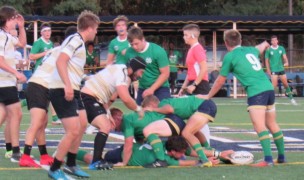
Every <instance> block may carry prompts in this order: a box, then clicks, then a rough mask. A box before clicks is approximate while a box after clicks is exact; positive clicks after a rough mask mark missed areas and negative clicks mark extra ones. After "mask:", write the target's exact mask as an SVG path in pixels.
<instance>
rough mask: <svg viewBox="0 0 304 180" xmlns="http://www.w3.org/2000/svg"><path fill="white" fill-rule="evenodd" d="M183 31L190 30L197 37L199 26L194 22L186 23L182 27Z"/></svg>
mask: <svg viewBox="0 0 304 180" xmlns="http://www.w3.org/2000/svg"><path fill="white" fill-rule="evenodd" d="M183 31H192V32H193V35H194V36H196V37H199V35H200V28H199V26H198V25H196V24H187V25H185V26H184V27H183Z"/></svg>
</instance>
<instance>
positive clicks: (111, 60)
mask: <svg viewBox="0 0 304 180" xmlns="http://www.w3.org/2000/svg"><path fill="white" fill-rule="evenodd" d="M114 58H115V54H112V53H108V56H107V65H109V64H114Z"/></svg>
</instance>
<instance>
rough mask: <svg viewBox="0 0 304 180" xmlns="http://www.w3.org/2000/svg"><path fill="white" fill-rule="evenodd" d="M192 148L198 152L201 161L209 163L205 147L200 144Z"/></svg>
mask: <svg viewBox="0 0 304 180" xmlns="http://www.w3.org/2000/svg"><path fill="white" fill-rule="evenodd" d="M192 147H193V149H194V151H196V153H197V155H198V157H199V159H200V160H201V161H203V162H208V161H209V160H208V158H207V156H206V155H205V153H204V149H203V147H202V146H201V145H200V144H195V145H194V146H192Z"/></svg>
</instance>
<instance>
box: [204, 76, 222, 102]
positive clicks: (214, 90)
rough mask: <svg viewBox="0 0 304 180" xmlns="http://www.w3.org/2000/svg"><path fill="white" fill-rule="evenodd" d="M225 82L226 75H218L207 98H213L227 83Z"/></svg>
mask: <svg viewBox="0 0 304 180" xmlns="http://www.w3.org/2000/svg"><path fill="white" fill-rule="evenodd" d="M225 82H226V77H225V76H222V75H219V76H218V77H217V79H216V80H215V82H214V84H213V86H212V88H211V90H210V91H209V94H208V95H207V97H206V98H207V99H210V98H212V97H213V96H214V95H215V94H216V93H217V92H218V91H219V90H220V89H221V88H222V86H223V85H224V84H225Z"/></svg>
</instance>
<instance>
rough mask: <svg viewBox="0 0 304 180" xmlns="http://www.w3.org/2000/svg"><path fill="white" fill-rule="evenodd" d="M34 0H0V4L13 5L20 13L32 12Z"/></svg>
mask: <svg viewBox="0 0 304 180" xmlns="http://www.w3.org/2000/svg"><path fill="white" fill-rule="evenodd" d="M33 2H34V0H1V1H0V6H4V5H8V6H13V7H14V8H15V9H17V10H18V12H20V13H21V14H22V15H28V14H32V11H33Z"/></svg>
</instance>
